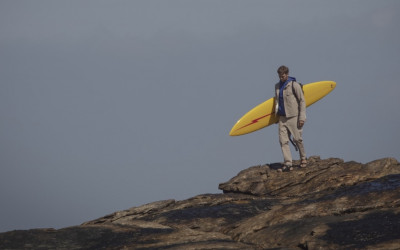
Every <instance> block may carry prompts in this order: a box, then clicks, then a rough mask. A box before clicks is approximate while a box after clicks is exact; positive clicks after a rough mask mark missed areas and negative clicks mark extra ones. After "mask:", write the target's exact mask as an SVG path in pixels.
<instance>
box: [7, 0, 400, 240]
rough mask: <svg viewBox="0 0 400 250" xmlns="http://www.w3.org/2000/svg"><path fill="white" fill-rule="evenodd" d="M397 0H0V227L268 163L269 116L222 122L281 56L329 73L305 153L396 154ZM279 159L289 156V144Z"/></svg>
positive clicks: (311, 78)
mask: <svg viewBox="0 0 400 250" xmlns="http://www.w3.org/2000/svg"><path fill="white" fill-rule="evenodd" d="M399 11H400V2H399V1H388V0H386V1H368V0H357V1H356V0H339V1H288V0H276V1H254V0H242V1H237V0H203V1H190V0H181V1H177V0H169V1H164V0H160V1H149V0H143V1H120V0H114V1H102V0H90V1H89V0H87V1H54V0H48V1H44V0H37V1H16V0H0V161H1V162H0V163H1V165H0V200H1V212H0V232H3V231H9V230H14V229H30V228H41V227H53V228H60V227H66V226H72V225H77V224H80V223H82V222H85V221H88V220H91V219H95V218H98V217H100V216H103V215H106V214H109V213H112V212H114V211H117V210H123V209H128V208H130V207H133V206H139V205H142V204H145V203H149V202H153V201H158V200H164V199H171V198H173V199H177V200H181V199H186V198H189V197H192V196H195V195H197V194H203V193H219V192H220V191H219V190H218V184H219V183H221V182H224V181H227V180H229V179H230V178H231V177H233V176H234V175H236V174H237V173H238V172H239V171H240V170H242V169H244V168H247V167H250V166H253V165H258V164H265V163H273V162H280V161H281V160H282V155H281V151H280V146H279V142H278V135H277V126H276V125H274V126H271V127H268V128H266V129H263V130H260V131H257V132H255V133H251V134H248V135H244V136H240V137H230V136H229V135H228V133H229V131H230V129H231V127H232V126H233V125H234V123H235V122H236V121H237V120H238V119H239V118H240V117H241V116H242V115H244V114H245V113H246V112H247V111H248V110H250V109H251V108H253V107H254V106H255V105H257V104H259V103H261V102H263V101H264V100H266V99H268V98H270V97H272V96H273V88H274V84H275V82H277V81H278V78H277V74H276V69H277V68H278V67H279V66H280V65H282V64H285V65H287V66H289V68H290V69H291V72H290V73H291V74H290V75H291V76H294V77H296V78H297V79H298V80H299V81H301V82H302V83H304V84H306V83H310V82H315V81H322V80H333V81H336V82H337V87H336V89H335V90H334V91H333V92H332V93H331V94H329V95H328V96H327V97H325V98H324V99H323V100H321V101H320V102H318V103H316V104H314V105H313V106H311V107H310V108H308V109H307V116H308V120H307V123H306V126H305V131H304V141H305V146H306V151H307V154H308V155H309V156H311V155H320V156H321V157H322V158H328V157H338V158H342V159H344V160H346V161H350V160H354V161H358V162H363V163H366V162H369V161H372V160H375V159H378V158H383V157H395V158H397V159H398V160H399V159H400V157H399V156H400V154H399V149H400V133H399V132H398V131H397V130H398V128H399V123H400V114H399V107H400V99H399V97H398V95H399V93H400V84H399V83H398V80H397V76H398V72H399V68H400V30H399V24H400V15H399ZM292 153H293V155H294V157H295V158H298V156H297V154H296V152H294V150H292Z"/></svg>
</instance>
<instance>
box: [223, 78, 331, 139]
mask: <svg viewBox="0 0 400 250" xmlns="http://www.w3.org/2000/svg"><path fill="white" fill-rule="evenodd" d="M335 87H336V82H334V81H321V82H313V83H309V84H304V85H303V91H304V98H305V100H306V106H307V107H308V106H310V105H312V104H314V103H316V102H317V101H319V100H321V99H322V98H323V97H324V96H326V95H327V94H329V93H330V92H331V91H332V90H333V89H335ZM274 106H275V97H272V98H270V99H268V100H266V101H265V102H263V103H261V104H259V105H257V106H256V107H254V108H253V109H251V110H250V111H249V112H247V113H246V114H245V115H244V116H243V117H242V118H240V119H239V120H238V121H237V122H236V124H235V125H234V126H233V127H232V129H231V131H230V133H229V135H231V136H238V135H244V134H248V133H251V132H254V131H257V130H259V129H262V128H265V127H267V126H270V125H272V124H274V123H277V122H278V120H279V117H278V115H276V114H275V110H274V109H275V108H274Z"/></svg>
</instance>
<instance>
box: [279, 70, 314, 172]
mask: <svg viewBox="0 0 400 250" xmlns="http://www.w3.org/2000/svg"><path fill="white" fill-rule="evenodd" d="M277 72H278V76H279V79H280V81H279V82H278V83H277V84H275V112H276V113H277V114H278V115H279V142H280V144H281V149H282V154H283V158H284V165H283V168H282V169H279V170H280V171H285V170H289V171H291V170H293V167H292V154H291V152H290V147H289V140H290V135H292V136H293V139H294V143H295V144H296V146H297V148H298V149H299V153H300V160H301V162H300V167H306V166H307V158H306V152H305V150H304V145H303V138H302V132H303V131H302V130H303V126H304V123H305V122H306V102H305V99H304V94H303V90H302V89H301V86H300V84H299V83H297V82H296V78H294V77H290V76H289V68H288V67H286V66H281V67H279V68H278V70H277Z"/></svg>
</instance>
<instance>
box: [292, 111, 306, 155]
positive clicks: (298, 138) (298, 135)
mask: <svg viewBox="0 0 400 250" xmlns="http://www.w3.org/2000/svg"><path fill="white" fill-rule="evenodd" d="M287 127H288V130H289V131H290V133H291V134H292V135H293V140H294V143H295V144H296V145H297V147H298V149H299V153H300V160H305V159H306V158H307V156H306V151H305V150H304V144H303V129H301V128H299V127H298V118H297V117H291V118H289V119H288V121H287Z"/></svg>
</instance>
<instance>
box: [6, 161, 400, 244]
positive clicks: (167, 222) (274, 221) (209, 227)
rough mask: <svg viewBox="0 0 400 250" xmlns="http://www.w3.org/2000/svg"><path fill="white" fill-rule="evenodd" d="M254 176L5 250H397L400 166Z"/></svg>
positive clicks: (26, 236)
mask: <svg viewBox="0 0 400 250" xmlns="http://www.w3.org/2000/svg"><path fill="white" fill-rule="evenodd" d="M308 161H309V164H308V166H307V168H298V167H296V168H295V169H294V170H293V171H291V172H283V173H282V172H278V171H277V169H278V168H280V167H281V166H280V164H278V163H274V164H268V165H262V166H253V167H250V168H248V169H245V170H243V171H241V172H240V173H238V175H237V176H235V177H233V178H232V179H231V180H229V181H227V182H225V183H221V184H220V185H219V189H221V190H222V191H223V194H203V195H198V196H195V197H193V198H190V199H187V200H183V201H176V200H164V201H157V202H153V203H150V204H146V205H143V206H140V207H133V208H130V209H127V210H124V211H118V212H115V213H113V214H110V215H106V216H104V217H102V218H99V219H96V220H93V221H89V222H85V223H83V224H82V225H78V226H74V227H69V228H63V229H59V230H54V229H32V230H18V231H10V232H6V233H2V234H0V249H399V248H400V164H399V163H398V162H397V160H396V159H393V158H384V159H379V160H376V161H373V162H370V163H367V164H361V163H357V162H344V161H343V160H341V159H337V158H330V159H320V158H319V157H317V156H314V157H310V158H309V160H308Z"/></svg>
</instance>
